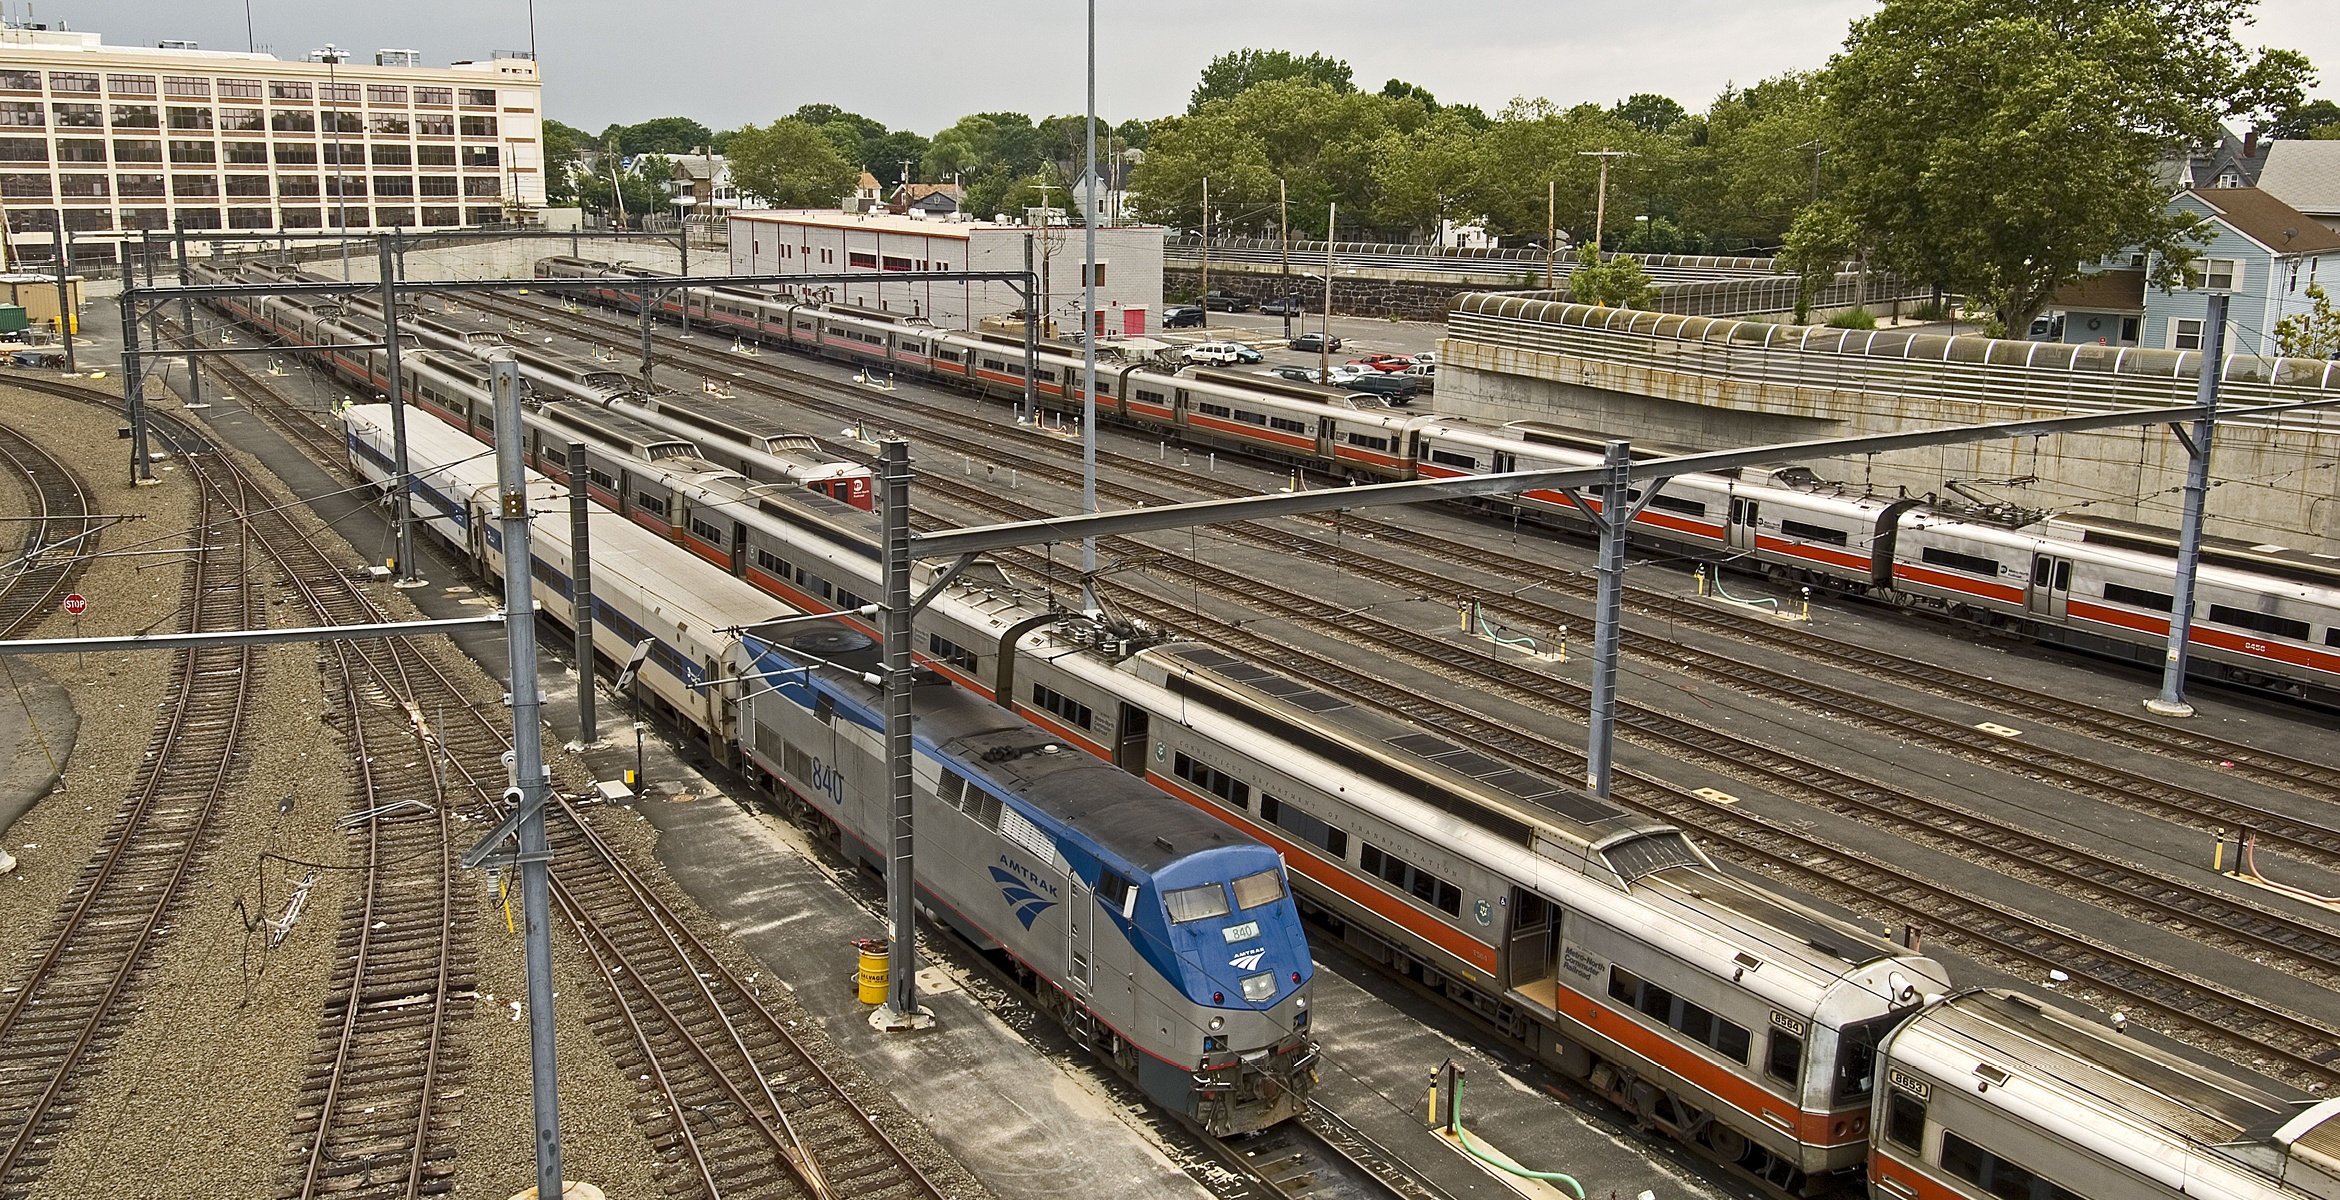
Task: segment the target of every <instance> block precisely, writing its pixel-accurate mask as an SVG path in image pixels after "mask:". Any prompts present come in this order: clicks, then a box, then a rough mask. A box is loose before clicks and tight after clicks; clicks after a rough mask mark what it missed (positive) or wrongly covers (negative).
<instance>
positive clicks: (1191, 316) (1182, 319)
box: [1162, 304, 1203, 329]
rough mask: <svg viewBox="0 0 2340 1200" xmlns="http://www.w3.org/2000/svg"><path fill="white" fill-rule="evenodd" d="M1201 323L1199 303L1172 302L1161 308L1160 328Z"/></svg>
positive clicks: (1175, 327)
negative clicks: (1168, 305)
mask: <svg viewBox="0 0 2340 1200" xmlns="http://www.w3.org/2000/svg"><path fill="white" fill-rule="evenodd" d="M1202 323H1203V310H1202V308H1201V307H1200V306H1199V305H1193V304H1173V305H1171V306H1170V307H1168V308H1165V309H1163V310H1162V328H1164V329H1184V328H1186V327H1187V326H1190V325H1200V324H1202Z"/></svg>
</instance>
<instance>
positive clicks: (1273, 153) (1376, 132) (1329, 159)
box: [1130, 78, 1428, 236]
mask: <svg viewBox="0 0 2340 1200" xmlns="http://www.w3.org/2000/svg"><path fill="white" fill-rule="evenodd" d="M1427 119H1428V117H1427V114H1426V113H1425V112H1424V110H1423V108H1422V105H1421V102H1420V101H1419V100H1415V99H1412V98H1408V99H1404V100H1392V99H1389V98H1387V97H1383V96H1379V95H1372V94H1361V93H1358V92H1354V91H1349V92H1342V91H1336V90H1335V89H1333V88H1331V87H1329V86H1326V85H1325V84H1322V83H1316V82H1311V81H1308V80H1304V79H1298V78H1291V79H1275V80H1270V81H1268V82H1266V83H1262V84H1260V85H1258V86H1257V87H1253V88H1251V89H1249V90H1247V91H1245V92H1243V93H1241V94H1240V95H1237V96H1235V97H1233V98H1231V99H1226V100H1214V101H1212V102H1210V103H1209V104H1208V105H1206V106H1204V108H1203V110H1202V112H1200V113H1199V114H1196V115H1193V116H1185V117H1167V118H1164V119H1163V120H1160V121H1157V122H1155V123H1154V127H1153V133H1152V137H1151V139H1150V141H1149V142H1148V144H1147V147H1146V160H1145V162H1144V163H1142V164H1140V165H1139V166H1138V168H1137V170H1136V171H1135V172H1133V173H1132V175H1131V177H1130V187H1131V189H1132V190H1133V191H1134V192H1136V193H1137V196H1136V200H1135V203H1136V206H1137V213H1138V215H1139V216H1140V217H1142V218H1144V219H1146V220H1151V221H1160V222H1163V223H1165V224H1170V225H1174V226H1177V227H1180V228H1187V229H1192V228H1196V227H1198V226H1199V225H1200V223H1201V217H1202V181H1203V179H1204V177H1206V176H1207V177H1209V179H1210V181H1211V209H1212V217H1211V227H1212V230H1213V231H1214V232H1217V231H1219V230H1222V229H1224V230H1226V231H1228V232H1236V231H1248V232H1255V233H1256V232H1266V231H1268V230H1272V229H1274V228H1275V227H1276V180H1277V179H1278V178H1281V179H1283V180H1284V182H1285V185H1286V188H1287V190H1288V193H1289V196H1290V200H1291V214H1292V226H1293V228H1294V229H1295V230H1296V231H1305V232H1307V233H1308V234H1310V235H1312V236H1319V235H1321V234H1322V233H1323V231H1324V226H1323V225H1321V224H1318V222H1320V221H1322V220H1323V219H1324V216H1325V206H1326V204H1328V203H1331V202H1338V203H1339V204H1340V206H1341V211H1342V217H1341V221H1342V225H1343V227H1344V228H1348V229H1352V230H1353V229H1355V228H1357V227H1359V226H1363V225H1366V224H1369V223H1372V222H1374V221H1375V220H1376V214H1375V212H1374V211H1373V209H1374V201H1375V199H1376V195H1375V188H1376V183H1375V168H1376V165H1377V159H1378V158H1379V157H1380V156H1381V155H1382V154H1383V153H1384V152H1385V151H1388V150H1390V149H1391V148H1392V147H1393V146H1395V145H1397V143H1395V142H1387V141H1385V138H1388V137H1390V136H1391V135H1396V136H1397V137H1399V138H1400V139H1403V138H1406V137H1410V136H1412V135H1413V134H1414V133H1415V131H1416V130H1419V129H1420V128H1421V126H1422V125H1423V123H1424V121H1425V120H1427Z"/></svg>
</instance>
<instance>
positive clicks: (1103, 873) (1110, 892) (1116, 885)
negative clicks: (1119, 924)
mask: <svg viewBox="0 0 2340 1200" xmlns="http://www.w3.org/2000/svg"><path fill="white" fill-rule="evenodd" d="M1137 898H1138V889H1137V885H1136V884H1134V883H1131V882H1130V881H1129V880H1127V879H1124V878H1122V877H1121V876H1120V875H1119V874H1117V873H1115V872H1114V871H1112V870H1110V869H1108V868H1099V869H1098V871H1097V899H1098V900H1100V901H1102V902H1103V903H1104V905H1105V907H1107V908H1110V909H1112V910H1113V911H1115V912H1117V913H1120V914H1121V915H1122V916H1123V917H1124V918H1128V917H1133V916H1136V915H1137Z"/></svg>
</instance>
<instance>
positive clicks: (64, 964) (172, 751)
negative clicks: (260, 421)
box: [0, 389, 267, 1198]
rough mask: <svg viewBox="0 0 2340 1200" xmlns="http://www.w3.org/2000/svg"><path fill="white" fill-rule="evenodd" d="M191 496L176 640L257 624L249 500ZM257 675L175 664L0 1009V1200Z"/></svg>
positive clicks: (213, 779) (143, 959) (210, 797)
mask: <svg viewBox="0 0 2340 1200" xmlns="http://www.w3.org/2000/svg"><path fill="white" fill-rule="evenodd" d="M72 390H73V391H76V392H78V391H80V389H72ZM84 394H85V395H86V393H84ZM199 496H200V499H199V502H198V503H199V509H198V512H199V517H198V521H197V525H196V530H195V534H194V538H195V541H196V542H197V545H196V546H195V548H194V549H193V550H192V551H191V552H190V554H189V560H188V566H187V570H186V572H185V575H184V578H183V580H182V584H181V588H180V595H179V610H180V625H181V627H182V628H183V629H185V630H187V631H191V632H193V631H204V630H218V629H244V628H252V627H256V626H260V625H265V624H266V623H267V607H266V604H265V601H264V600H263V599H262V597H261V595H260V589H259V586H258V583H257V573H256V572H255V571H254V570H253V568H254V567H255V565H256V563H257V559H258V557H259V555H258V551H257V550H256V549H255V547H254V546H253V545H252V540H251V531H250V528H249V527H248V526H247V525H245V524H244V522H243V519H242V518H243V515H244V513H246V512H247V511H249V509H250V508H251V507H253V506H254V499H253V497H252V496H250V495H249V494H248V493H246V492H244V491H242V490H241V489H238V488H234V487H224V488H223V487H215V486H205V487H203V488H201V489H200V490H199ZM258 665H259V656H258V654H257V652H255V651H254V650H253V649H251V648H250V647H214V648H205V649H193V650H184V651H180V652H178V653H177V655H176V658H175V661H174V663H173V664H172V667H171V672H170V676H169V682H168V684H167V685H166V688H165V693H164V696H163V700H162V705H161V709H162V713H161V716H160V717H159V719H158V720H157V721H156V724H155V729H154V733H153V735H152V737H151V739H150V741H149V743H148V750H147V754H146V756H145V759H144V761H143V762H142V764H141V765H140V767H139V769H138V772H137V775H136V777H135V779H134V780H133V781H132V783H131V787H130V791H129V794H128V796H127V797H126V798H125V799H124V801H123V804H122V806H121V807H120V809H119V810H117V812H116V813H115V815H114V817H113V819H112V821H111V822H110V823H109V826H108V828H107V830H106V835H105V838H104V840H103V842H102V843H101V844H100V845H101V849H100V851H99V853H98V855H97V857H96V858H94V859H93V860H92V861H91V862H90V864H89V865H88V866H87V867H85V868H84V869H83V871H82V874H81V877H80V878H79V879H78V880H77V881H76V882H75V883H74V885H73V887H72V888H71V890H70V891H68V892H67V894H66V896H65V899H64V901H63V904H62V907H61V909H60V911H59V912H58V914H57V917H56V919H55V921H54V923H53V925H52V927H51V929H50V931H49V933H48V935H47V937H46V938H45V949H43V950H42V952H41V953H40V955H39V956H38V957H37V958H36V959H34V961H33V962H32V964H31V966H30V967H29V968H28V969H27V971H26V972H25V974H24V975H23V976H21V977H20V978H18V979H16V980H13V981H12V982H11V983H10V985H9V987H8V988H7V991H6V993H5V995H4V996H0V1004H4V1007H0V1196H5V1197H10V1198H13V1197H18V1196H22V1195H26V1194H29V1192H30V1191H31V1189H32V1188H33V1186H34V1183H35V1181H36V1180H37V1179H38V1177H39V1175H40V1174H41V1172H42V1170H43V1169H44V1168H45V1167H46V1166H47V1165H48V1162H49V1160H50V1157H51V1155H52V1154H53V1152H54V1150H55V1148H56V1140H57V1137H58V1135H59V1133H60V1132H61V1131H62V1130H63V1128H64V1127H65V1125H66V1124H67V1123H68V1122H70V1121H71V1120H72V1119H73V1116H74V1114H75V1111H76V1108H77V1103H76V1101H77V1098H78V1095H79V1091H80V1087H81V1085H82V1084H83V1082H84V1081H86V1079H87V1078H88V1073H89V1071H90V1070H91V1069H92V1067H93V1066H94V1065H95V1064H96V1063H97V1062H98V1061H99V1060H100V1059H102V1057H103V1056H104V1054H105V1052H106V1051H107V1049H109V1048H110V1047H111V1045H112V1044H113V1042H114V1040H115V1038H116V1037H117V1035H118V1034H119V1033H120V1031H121V1029H122V1027H123V1025H124V1023H125V1022H126V1021H127V1019H128V1013H127V1012H126V1011H125V1010H126V1000H127V999H128V997H129V996H130V995H131V994H132V992H133V990H134V988H135V987H136V985H137V983H138V981H139V979H140V978H141V976H142V975H143V973H144V969H145V968H146V966H147V965H148V964H149V962H150V960H151V958H152V955H153V953H154V951H155V949H156V948H157V945H158V944H159V943H160V941H161V940H162V939H163V938H164V937H165V936H167V934H168V931H169V925H170V921H171V919H172V918H173V916H174V915H175V913H176V912H177V909H178V907H179V904H180V902H181V900H182V898H183V892H184V890H185V887H186V885H187V883H188V880H189V878H190V876H192V875H193V874H194V873H195V871H196V870H197V869H198V868H199V866H200V864H201V863H202V862H203V860H204V858H205V854H206V851H207V849H208V847H209V846H210V844H211V841H212V834H213V831H214V830H213V826H214V819H215V818H216V817H217V816H218V814H219V811H220V809H221V808H222V806H223V805H224V804H226V803H227V801H228V797H229V793H230V792H231V790H232V789H233V788H234V786H235V784H236V782H237V780H238V779H239V778H240V776H241V771H242V765H243V749H244V742H245V739H246V737H247V735H248V733H249V732H250V730H249V726H248V722H247V717H248V716H249V713H250V706H249V700H250V697H251V696H252V694H253V688H252V687H251V684H252V682H253V679H254V672H255V671H256V669H257V667H258Z"/></svg>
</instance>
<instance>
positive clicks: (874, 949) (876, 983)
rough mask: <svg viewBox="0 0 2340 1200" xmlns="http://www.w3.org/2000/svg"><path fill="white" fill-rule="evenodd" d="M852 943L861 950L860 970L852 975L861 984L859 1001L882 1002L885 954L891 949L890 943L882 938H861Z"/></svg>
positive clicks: (884, 985)
mask: <svg viewBox="0 0 2340 1200" xmlns="http://www.w3.org/2000/svg"><path fill="white" fill-rule="evenodd" d="M853 945H854V948H855V949H858V950H860V951H861V970H860V971H859V972H857V973H856V974H855V975H854V979H855V981H856V982H858V983H859V984H860V985H861V1002H862V1003H863V1004H884V1003H885V1002H886V984H887V970H886V965H887V959H886V956H887V954H888V953H890V952H891V951H892V949H893V947H892V945H891V943H889V942H887V941H886V939H884V938H862V939H861V940H859V941H856V942H854V943H853Z"/></svg>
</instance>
